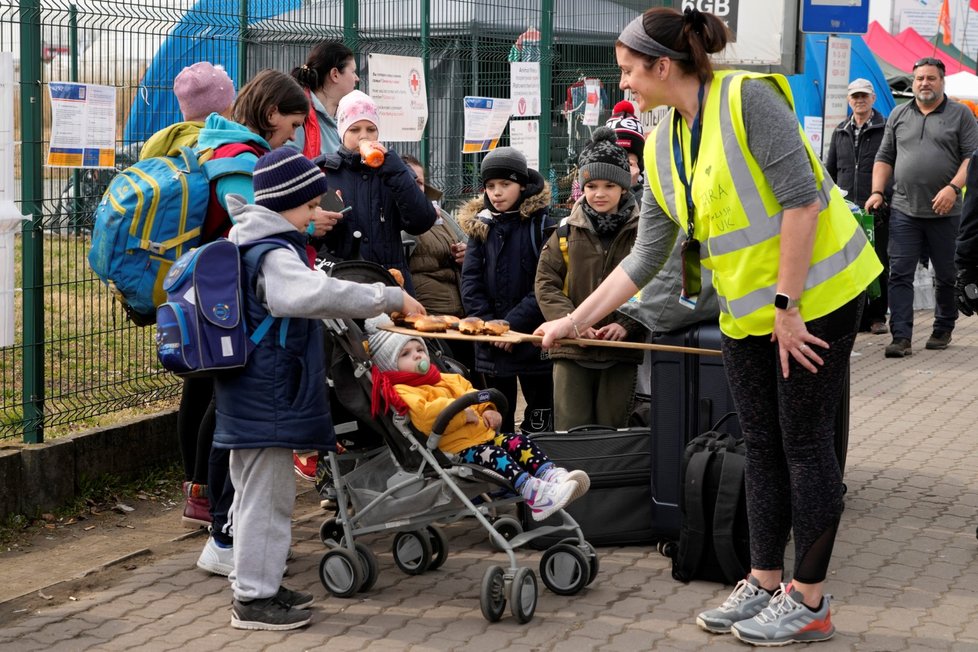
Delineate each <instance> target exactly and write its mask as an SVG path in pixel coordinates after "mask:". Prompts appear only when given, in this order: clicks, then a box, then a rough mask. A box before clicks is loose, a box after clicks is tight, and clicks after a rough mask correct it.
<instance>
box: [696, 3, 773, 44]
mask: <svg viewBox="0 0 978 652" xmlns="http://www.w3.org/2000/svg"><path fill="white" fill-rule="evenodd" d="M772 4H773V3H772ZM687 9H698V10H699V11H704V12H706V13H708V14H713V15H714V16H716V17H717V18H719V19H720V20H722V21H723V23H724V24H725V25H726V26H727V29H729V30H730V33H731V34H733V38H732V39H731V43H736V42H737V18H738V16H737V14H739V13H740V0H683V6H682V11H686V10H687Z"/></svg>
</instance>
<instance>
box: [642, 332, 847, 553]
mask: <svg viewBox="0 0 978 652" xmlns="http://www.w3.org/2000/svg"><path fill="white" fill-rule="evenodd" d="M653 342H654V343H656V344H669V345H673V346H688V347H696V348H701V349H713V350H717V351H719V350H720V326H719V324H717V323H716V322H701V323H699V324H695V325H693V326H690V327H689V328H686V329H683V330H681V331H675V332H672V333H665V334H662V335H659V336H656V338H655V339H654V340H653ZM651 366H652V384H651V386H652V407H651V418H652V426H651V429H652V520H653V531H654V532H655V535H656V538H658V539H660V540H664V541H677V540H678V539H679V530H680V526H681V524H682V515H681V513H680V507H679V506H680V503H681V501H682V482H683V468H682V467H683V453H684V451H685V449H686V444H687V443H689V442H690V441H691V440H692V439H693V438H694V437H696V436H698V435H700V434H702V433H704V432H706V431H707V430H709V429H710V427H711V426H712V425H713V424H714V423H716V422H717V421H718V420H719V419H720V418H721V417H722V416H723V415H725V414H727V413H728V412H736V408H735V406H734V402H733V397H732V396H731V395H730V388H729V386H728V383H727V376H726V373H725V371H724V368H723V358H721V357H720V356H718V355H692V354H682V353H669V352H664V351H652V365H651ZM724 430H725V431H726V432H729V433H730V434H732V435H735V436H739V435H740V434H741V430H740V421H739V420H738V419H731V420H730V421H728V422H727V423H726V424H725V426H724ZM848 443H849V377H848V374H847V375H846V381H845V387H844V390H843V394H842V397H841V400H840V401H839V411H838V413H837V415H836V427H835V451H836V457H837V458H838V459H839V467H840V468H841V469H842V470H843V471H844V470H845V462H846V448H847V446H848Z"/></svg>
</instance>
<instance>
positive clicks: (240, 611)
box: [231, 596, 312, 631]
mask: <svg viewBox="0 0 978 652" xmlns="http://www.w3.org/2000/svg"><path fill="white" fill-rule="evenodd" d="M310 620H312V616H311V615H310V614H309V612H308V611H306V610H305V609H293V608H290V607H289V606H288V605H286V604H283V603H282V602H281V601H280V600H279V599H278V596H275V597H273V598H264V599H261V600H250V601H248V602H242V601H240V600H232V601H231V627H234V628H235V629H261V630H268V631H283V630H287V629H298V628H299V627H303V626H304V625H308V624H309V621H310Z"/></svg>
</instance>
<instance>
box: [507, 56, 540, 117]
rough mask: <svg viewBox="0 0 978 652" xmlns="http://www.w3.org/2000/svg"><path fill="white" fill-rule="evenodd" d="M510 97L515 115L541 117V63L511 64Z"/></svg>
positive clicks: (520, 62) (524, 62)
mask: <svg viewBox="0 0 978 652" xmlns="http://www.w3.org/2000/svg"><path fill="white" fill-rule="evenodd" d="M509 70H510V73H509V97H510V99H511V100H513V115H515V116H518V117H521V118H522V117H532V116H537V115H540V62H539V61H514V62H512V63H510V64H509Z"/></svg>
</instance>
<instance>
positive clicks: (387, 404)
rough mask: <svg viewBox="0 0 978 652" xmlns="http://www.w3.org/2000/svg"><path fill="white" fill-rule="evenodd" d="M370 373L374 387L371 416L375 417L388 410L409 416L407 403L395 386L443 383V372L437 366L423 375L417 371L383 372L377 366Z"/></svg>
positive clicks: (371, 399) (429, 368) (371, 396)
mask: <svg viewBox="0 0 978 652" xmlns="http://www.w3.org/2000/svg"><path fill="white" fill-rule="evenodd" d="M370 373H371V379H372V380H373V385H374V386H373V390H372V391H371V393H370V416H373V417H376V416H377V415H378V414H380V413H381V412H384V411H386V410H388V409H390V410H393V411H394V412H396V413H397V414H407V411H408V406H407V403H405V402H404V399H403V398H401V395H400V394H398V393H397V391H396V390H395V389H394V385H410V386H411V387H421V386H422V385H437V384H438V383H439V382H441V372H440V371H438V367H436V366H435V365H431V366H430V367H428V371H427V373H423V374H419V373H417V372H415V371H381V370H380V369H378V368H377V367H376V366H375V367H373V368H372V369H371V370H370Z"/></svg>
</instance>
